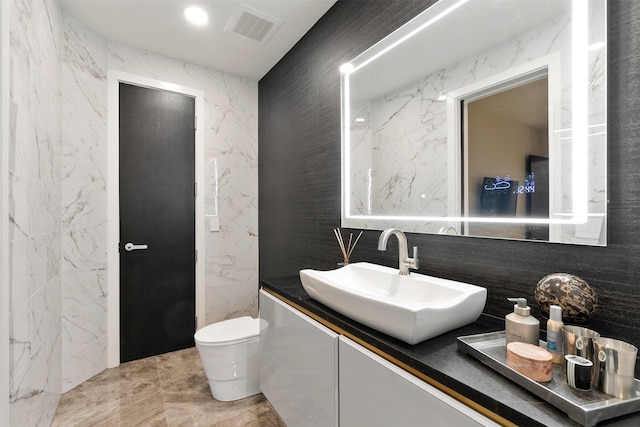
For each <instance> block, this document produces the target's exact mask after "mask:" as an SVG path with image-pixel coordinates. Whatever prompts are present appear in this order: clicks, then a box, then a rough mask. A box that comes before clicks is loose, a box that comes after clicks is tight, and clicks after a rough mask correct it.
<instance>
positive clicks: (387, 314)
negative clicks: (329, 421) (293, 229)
mask: <svg viewBox="0 0 640 427" xmlns="http://www.w3.org/2000/svg"><path fill="white" fill-rule="evenodd" d="M300 280H301V281H302V286H303V287H304V289H305V290H306V291H307V293H308V294H309V296H311V298H313V299H315V300H316V301H319V302H321V303H323V304H324V305H326V306H328V307H330V308H332V309H333V310H335V311H337V312H339V313H341V314H343V315H345V316H347V317H350V318H352V319H353V320H356V321H358V322H360V323H362V324H364V325H367V326H369V327H371V328H373V329H376V330H378V331H380V332H383V333H385V334H387V335H391V336H392V337H395V338H398V339H400V340H402V341H404V342H406V343H409V344H417V343H419V342H422V341H424V340H427V339H429V338H433V337H435V336H437V335H440V334H443V333H445V332H448V331H451V330H453V329H456V328H459V327H461V326H464V325H468V324H469V323H472V322H474V321H475V320H476V319H477V318H478V317H479V316H480V314H481V313H482V310H483V309H484V305H485V302H486V300H487V290H486V289H485V288H482V287H480V286H475V285H470V284H468V283H462V282H456V281H453V280H447V279H440V278H437V277H431V276H425V275H423V274H418V273H411V274H410V275H408V276H401V275H400V274H398V270H397V269H395V268H389V267H383V266H381V265H377V264H370V263H367V262H360V263H355V264H349V265H347V266H344V267H342V268H339V269H337V270H330V271H318V270H310V269H307V270H300Z"/></svg>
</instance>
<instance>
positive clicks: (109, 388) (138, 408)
mask: <svg viewBox="0 0 640 427" xmlns="http://www.w3.org/2000/svg"><path fill="white" fill-rule="evenodd" d="M52 426H54V427H71V426H91V427H94V426H95V427H98V426H109V427H112V426H127V427H129V426H154V427H155V426H158V427H160V426H167V427H174V426H175V427H178V426H180V427H182V426H226V427H235V426H251V427H253V426H255V427H285V424H284V423H283V422H282V420H281V419H280V417H278V415H277V414H276V412H275V411H274V410H273V408H272V407H271V405H270V404H269V402H268V401H267V400H266V399H265V398H264V396H263V395H261V394H259V395H256V396H252V397H248V398H246V399H242V400H237V401H235V402H219V401H217V400H215V399H214V398H213V397H212V396H211V392H210V390H209V383H208V382H207V377H206V376H205V373H204V369H203V368H202V364H201V363H200V356H199V355H198V351H197V349H196V348H195V347H193V348H189V349H186V350H180V351H176V352H173V353H167V354H162V355H159V356H154V357H149V358H146V359H141V360H136V361H133V362H128V363H123V364H122V365H120V366H119V367H117V368H113V369H107V370H106V371H104V372H102V373H100V374H98V375H96V376H95V377H93V378H91V379H90V380H88V381H86V382H84V383H82V384H80V385H79V386H78V387H76V388H74V389H73V390H71V391H69V392H68V393H65V394H64V395H63V396H62V399H61V400H60V405H59V406H58V410H57V411H56V414H55V416H54V419H53V423H52Z"/></svg>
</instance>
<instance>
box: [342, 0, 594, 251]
mask: <svg viewBox="0 0 640 427" xmlns="http://www.w3.org/2000/svg"><path fill="white" fill-rule="evenodd" d="M605 17H606V1H605V0H485V1H482V2H477V1H465V0H462V1H455V0H440V1H439V2H438V3H436V4H435V5H433V6H432V7H431V8H429V9H428V10H426V11H425V12H423V13H422V14H420V15H419V16H418V17H416V18H415V19H414V20H412V21H410V22H409V23H408V24H406V25H405V26H403V27H401V28H400V29H399V30H397V31H396V32H394V33H392V34H391V35H390V36H389V37H387V38H385V39H383V40H382V41H381V42H380V43H378V44H376V45H375V46H373V47H372V48H371V49H369V50H367V51H366V52H364V53H363V54H362V55H360V56H358V57H357V58H355V59H354V60H353V61H351V62H350V63H349V64H347V66H346V67H345V68H342V69H341V71H342V73H343V74H342V75H343V80H342V84H343V131H342V134H343V165H342V166H343V209H342V213H343V215H342V225H343V226H344V227H352V228H370V229H384V228H387V227H390V226H393V227H400V228H402V229H403V230H405V231H410V232H425V233H438V232H441V233H444V232H445V231H446V232H447V233H448V234H452V233H455V234H463V235H468V236H483V237H495V238H515V239H530V240H544V241H553V242H562V243H576V244H590V245H605V244H606V123H605V120H606V40H605V36H606V20H605ZM460 29H467V31H461V30H460ZM534 107H535V108H534ZM519 138H524V139H519ZM507 184H509V187H510V189H511V190H510V192H507V191H506V189H505V188H500V191H501V192H502V193H504V194H506V195H503V196H500V197H499V195H500V194H501V193H498V192H496V190H498V189H499V187H506V185H507ZM485 186H486V189H485ZM491 188H492V189H493V190H490V189H491ZM491 191H494V192H493V193H491ZM514 191H515V193H514ZM507 193H508V194H507ZM498 207H500V209H498Z"/></svg>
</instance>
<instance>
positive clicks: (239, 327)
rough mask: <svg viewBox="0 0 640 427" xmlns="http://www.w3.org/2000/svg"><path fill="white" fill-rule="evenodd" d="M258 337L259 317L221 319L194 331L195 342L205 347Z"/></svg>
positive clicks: (246, 340)
mask: <svg viewBox="0 0 640 427" xmlns="http://www.w3.org/2000/svg"><path fill="white" fill-rule="evenodd" d="M259 338H260V319H254V318H252V317H250V316H243V317H238V318H235V319H229V320H223V321H222V322H217V323H213V324H211V325H208V326H205V327H204V328H202V329H200V330H199V331H198V332H196V333H195V335H194V339H195V341H196V343H197V344H199V345H202V346H207V347H219V346H227V345H231V344H237V343H241V342H248V341H253V340H257V339H259Z"/></svg>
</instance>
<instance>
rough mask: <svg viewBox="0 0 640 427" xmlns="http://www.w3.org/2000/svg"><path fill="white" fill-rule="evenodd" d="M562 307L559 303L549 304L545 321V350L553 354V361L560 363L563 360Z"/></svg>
mask: <svg viewBox="0 0 640 427" xmlns="http://www.w3.org/2000/svg"><path fill="white" fill-rule="evenodd" d="M563 326H564V323H562V307H560V306H559V305H550V306H549V320H548V321H547V350H549V352H550V353H551V356H553V359H552V360H553V363H555V364H558V365H561V364H562V361H563V356H564V354H563V346H562V344H563V343H562V327H563Z"/></svg>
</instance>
